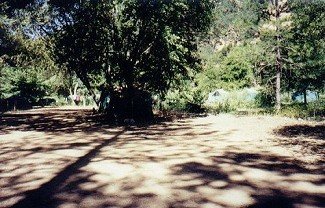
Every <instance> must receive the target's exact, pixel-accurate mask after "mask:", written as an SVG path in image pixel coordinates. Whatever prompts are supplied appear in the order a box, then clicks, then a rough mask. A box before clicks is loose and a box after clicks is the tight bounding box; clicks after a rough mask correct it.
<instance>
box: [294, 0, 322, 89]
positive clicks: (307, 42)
mask: <svg viewBox="0 0 325 208" xmlns="http://www.w3.org/2000/svg"><path fill="white" fill-rule="evenodd" d="M291 6H292V30H291V38H290V39H289V41H290V49H291V50H290V52H289V57H290V62H291V63H290V67H291V73H290V80H289V81H290V83H289V86H288V87H289V89H294V90H297V91H299V92H304V91H306V90H323V89H324V88H325V68H324V66H325V39H324V36H325V14H324V10H325V2H324V1H322V0H316V1H310V2H306V1H302V0H296V1H293V2H292V3H291Z"/></svg>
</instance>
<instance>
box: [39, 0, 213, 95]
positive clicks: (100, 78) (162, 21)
mask: <svg viewBox="0 0 325 208" xmlns="http://www.w3.org/2000/svg"><path fill="white" fill-rule="evenodd" d="M49 5H50V10H51V11H52V13H53V14H55V16H54V17H53V21H52V22H51V26H53V25H54V26H55V28H53V27H52V28H51V29H47V31H48V32H49V33H50V32H53V37H54V40H55V45H56V55H57V60H58V61H60V62H61V63H62V64H64V65H65V66H66V67H67V68H68V69H69V70H71V71H74V72H75V73H76V74H77V75H78V77H79V78H80V79H81V80H82V81H83V83H84V84H85V85H86V86H87V88H88V89H89V91H90V92H91V93H92V94H93V95H94V88H96V87H98V86H99V85H102V86H105V87H104V88H113V89H116V88H124V89H127V91H129V92H132V90H133V89H141V90H147V91H150V92H156V93H164V92H165V91H166V90H167V89H168V88H169V86H170V84H171V83H172V82H173V81H174V80H177V79H179V78H180V77H181V76H187V75H189V73H190V71H191V70H193V69H194V68H195V67H196V66H195V64H196V63H197V61H198V60H197V57H196V54H195V52H196V43H197V40H196V34H198V32H199V31H201V30H203V29H204V28H205V27H206V26H207V25H208V22H209V12H210V8H211V3H210V2H209V1H208V0H201V1H194V0H182V1H180V0H170V1H163V0H160V1H159V0H147V1H143V0H128V1H118V0H116V1H114V0H113V1H112V0H99V1H90V0H88V1H87V0H85V1H79V0H78V1H69V2H63V1H55V0H52V1H49ZM45 30H46V29H45ZM104 88H101V89H102V90H103V89H104ZM94 97H95V95H94Z"/></svg>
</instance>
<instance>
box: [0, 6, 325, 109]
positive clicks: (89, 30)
mask: <svg viewBox="0 0 325 208" xmlns="http://www.w3.org/2000/svg"><path fill="white" fill-rule="evenodd" d="M0 4H1V9H0V12H1V13H0V17H1V19H0V20H1V21H0V64H1V66H0V69H1V73H2V74H1V86H0V89H1V90H0V96H1V97H2V98H8V97H10V96H14V95H23V94H24V93H21V92H20V90H18V88H17V86H19V85H18V83H25V84H26V85H28V84H31V83H33V84H34V85H35V87H36V88H37V90H36V89H35V90H34V91H35V92H37V93H36V94H39V95H42V94H43V95H45V94H49V93H51V92H54V91H56V92H58V91H60V92H63V91H64V93H63V94H65V95H66V94H68V93H67V92H68V91H69V90H68V88H69V87H73V83H72V81H71V79H69V80H67V79H62V78H64V77H67V76H64V75H63V74H65V73H68V74H70V77H73V76H77V77H78V79H80V80H81V81H82V83H83V84H84V85H85V86H86V88H87V89H88V92H89V93H90V94H91V95H92V97H93V99H94V100H95V101H96V102H97V103H98V104H99V103H100V102H103V101H104V99H106V97H107V95H108V94H112V95H113V94H115V96H116V97H124V98H125V99H126V100H128V101H125V100H124V101H123V102H127V103H128V104H127V105H126V106H125V107H126V108H130V105H131V104H132V103H133V104H134V102H133V98H134V97H135V96H136V95H139V93H140V94H142V95H144V94H143V93H141V92H145V91H146V92H150V93H151V95H153V94H155V95H160V99H164V96H165V95H166V93H167V91H168V90H169V89H170V88H171V87H172V88H173V89H172V91H173V92H179V91H180V90H183V91H184V90H185V91H188V93H189V95H188V96H183V97H184V99H183V100H184V103H186V101H185V100H186V99H185V98H186V97H188V98H189V102H194V101H195V102H196V101H198V98H200V99H204V96H205V95H207V94H208V93H209V92H211V91H212V90H214V89H216V88H224V89H228V90H233V89H241V88H243V87H258V88H260V89H262V91H263V93H264V94H266V95H267V96H266V97H267V98H268V99H269V100H267V102H268V103H272V104H274V105H275V106H276V109H277V110H279V109H280V107H281V106H280V104H281V96H280V95H281V93H283V92H285V91H287V92H291V91H292V92H293V91H299V92H301V93H304V94H305V95H306V92H307V90H318V91H322V90H323V89H324V80H325V79H324V60H325V58H324V45H325V43H324V38H323V37H324V28H325V27H324V19H325V18H324V12H323V11H324V4H325V3H324V1H321V0H315V1H310V2H306V1H302V0H295V1H284V0H270V1H256V0H240V1H233V0H218V1H210V0H200V1H194V0H181V1H176V0H175V1H174V0H171V1H163V0H155V1H151V0H146V1H143V0H127V1H118V0H99V1H92V0H83V1H80V0H78V1H77V0H73V1H59V0H47V1H34V0H30V1H1V2H0ZM200 59H201V61H200ZM201 69H203V70H201ZM60 74H61V75H60ZM36 80H37V82H36ZM63 80H64V81H63ZM74 80H75V81H74V82H78V81H77V80H76V79H74ZM177 86H181V87H177ZM177 88H179V89H177ZM30 91H33V90H30ZM98 93H101V94H102V96H98ZM186 93H187V92H182V93H181V94H184V95H185V94H186ZM169 94H170V93H169ZM172 94H173V93H172ZM24 96H26V95H24ZM173 96H175V93H174V94H173ZM176 96H177V95H176ZM140 97H141V96H140ZM305 97H306V96H305ZM37 99H38V98H36V100H37ZM141 99H142V98H141ZM182 102H183V101H182ZM198 103H202V102H201V101H198ZM133 104H132V105H133ZM140 105H141V103H140ZM115 110H116V109H115Z"/></svg>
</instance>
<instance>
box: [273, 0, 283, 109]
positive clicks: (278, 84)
mask: <svg viewBox="0 0 325 208" xmlns="http://www.w3.org/2000/svg"><path fill="white" fill-rule="evenodd" d="M279 17H280V9H279V2H278V0H275V18H276V64H275V68H276V83H275V97H276V101H275V109H276V111H277V113H278V112H279V111H280V109H281V71H282V63H281V49H280V35H279Z"/></svg>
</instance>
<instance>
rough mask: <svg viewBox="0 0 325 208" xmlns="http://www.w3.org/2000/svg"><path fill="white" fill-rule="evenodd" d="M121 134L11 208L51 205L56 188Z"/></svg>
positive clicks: (108, 140) (29, 192)
mask: <svg viewBox="0 0 325 208" xmlns="http://www.w3.org/2000/svg"><path fill="white" fill-rule="evenodd" d="M122 133H123V131H122V132H119V133H118V134H117V135H115V136H114V137H113V138H111V139H107V140H104V142H102V143H101V144H99V145H97V146H96V147H95V148H93V149H92V150H91V151H89V152H88V153H87V154H85V155H84V156H82V157H80V158H78V160H77V161H75V162H73V163H72V164H70V165H68V166H67V167H65V168H64V169H63V170H62V171H60V172H59V173H58V174H57V175H56V176H55V177H54V178H52V179H51V180H50V181H48V182H46V183H44V184H42V185H41V186H40V187H39V188H38V189H35V190H32V191H27V192H26V193H24V195H25V198H24V199H23V200H21V201H19V202H17V203H16V204H15V205H14V206H12V207H16V208H18V207H21V208H23V207H25V208H27V207H31V208H32V207H48V206H49V205H51V203H53V201H52V196H53V194H54V193H55V192H56V191H57V189H58V187H59V186H60V185H61V184H63V183H64V182H65V181H66V180H67V179H68V178H69V177H70V176H72V175H73V174H75V173H76V172H77V171H78V170H79V169H80V168H81V167H83V166H86V165H87V164H88V163H89V162H90V161H91V159H92V158H93V157H95V156H96V154H97V153H98V152H99V151H100V150H101V149H102V148H103V147H105V146H107V145H109V144H111V143H112V142H115V141H116V140H117V139H118V136H119V135H121V134H122Z"/></svg>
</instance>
